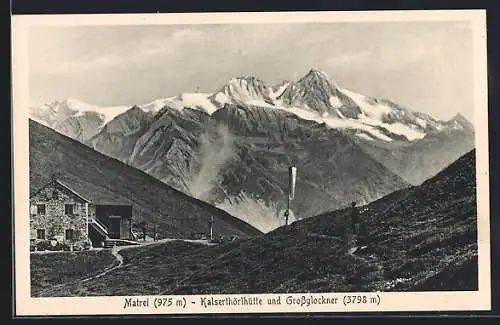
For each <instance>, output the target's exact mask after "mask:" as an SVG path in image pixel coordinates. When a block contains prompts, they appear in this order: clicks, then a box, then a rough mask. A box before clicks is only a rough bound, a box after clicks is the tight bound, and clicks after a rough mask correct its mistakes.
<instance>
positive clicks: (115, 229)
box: [108, 216, 122, 239]
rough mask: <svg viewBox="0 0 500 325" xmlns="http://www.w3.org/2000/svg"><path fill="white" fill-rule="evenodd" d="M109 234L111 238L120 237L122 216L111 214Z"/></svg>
mask: <svg viewBox="0 0 500 325" xmlns="http://www.w3.org/2000/svg"><path fill="white" fill-rule="evenodd" d="M108 218H109V224H108V236H109V238H111V239H120V229H121V221H122V218H121V217H120V216H109V217H108Z"/></svg>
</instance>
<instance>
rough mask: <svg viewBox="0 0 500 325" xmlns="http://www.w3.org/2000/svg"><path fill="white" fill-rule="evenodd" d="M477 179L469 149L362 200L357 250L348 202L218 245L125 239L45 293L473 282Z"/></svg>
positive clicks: (400, 287)
mask: <svg viewBox="0 0 500 325" xmlns="http://www.w3.org/2000/svg"><path fill="white" fill-rule="evenodd" d="M475 188H476V186H475V151H474V150H473V151H471V152H469V153H468V154H466V155H464V156H462V157H461V158H460V159H458V160H457V161H456V162H455V163H453V164H452V165H450V166H449V167H447V168H446V169H444V170H443V171H441V172H440V173H439V174H437V175H436V176H435V177H433V178H432V179H430V180H428V181H426V182H424V183H423V184H422V185H421V186H416V187H413V188H411V189H405V190H400V191H397V192H394V193H392V194H390V195H388V196H385V197H383V198H382V199H380V200H377V201H375V202H373V203H371V204H369V205H367V206H365V207H364V208H363V212H362V214H361V220H362V223H363V224H365V225H366V226H367V235H366V237H364V238H360V242H359V245H358V246H357V247H358V250H357V251H355V252H353V250H352V248H353V245H352V244H351V243H350V240H349V237H350V236H346V234H347V233H348V231H347V229H348V226H349V223H348V220H346V218H345V217H346V216H347V215H348V210H347V209H344V210H338V211H335V212H332V213H327V214H323V215H320V216H316V217H312V218H308V219H305V220H302V221H298V222H296V223H294V224H292V225H291V226H289V227H288V228H286V227H281V228H278V229H276V230H275V231H273V232H270V233H268V234H266V235H264V236H260V237H257V238H252V239H247V240H242V241H238V242H231V243H227V244H223V245H218V246H212V247H204V246H201V245H194V244H189V243H183V242H175V243H163V244H158V245H151V246H147V247H140V248H127V249H124V250H122V251H121V254H122V255H123V256H124V264H123V266H122V267H121V268H118V269H116V270H114V271H113V272H110V273H108V274H107V275H105V276H102V277H100V278H98V279H94V280H92V281H89V282H87V283H85V284H82V283H79V282H73V283H72V284H69V283H68V285H66V286H64V288H63V289H60V290H56V291H54V292H52V293H51V295H56V296H57V295H59V296H65V295H131V294H186V293H263V292H277V293H282V292H329V291H419V290H423V291H432V290H477V286H478V283H477V226H476V220H477V219H476V192H475ZM363 246H366V247H365V248H363V249H360V247H363ZM125 279H127V281H132V280H130V279H133V281H132V282H127V283H128V284H130V285H127V286H125V285H123V283H125V281H124V280H125Z"/></svg>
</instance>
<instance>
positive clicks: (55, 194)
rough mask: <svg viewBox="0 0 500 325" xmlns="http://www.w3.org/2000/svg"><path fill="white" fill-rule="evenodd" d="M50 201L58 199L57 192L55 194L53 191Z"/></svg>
mask: <svg viewBox="0 0 500 325" xmlns="http://www.w3.org/2000/svg"><path fill="white" fill-rule="evenodd" d="M52 199H54V200H57V199H59V192H57V191H56V190H54V191H53V192H52Z"/></svg>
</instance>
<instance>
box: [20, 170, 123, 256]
mask: <svg viewBox="0 0 500 325" xmlns="http://www.w3.org/2000/svg"><path fill="white" fill-rule="evenodd" d="M96 193H97V191H91V190H89V189H86V188H85V186H82V185H80V184H76V183H75V184H72V185H71V186H70V185H68V184H65V183H63V182H61V181H60V180H58V179H54V180H52V181H51V182H49V183H48V184H46V185H45V186H43V187H42V188H41V189H39V190H38V191H37V192H35V193H33V194H32V195H31V196H30V230H31V231H30V233H31V238H30V239H31V240H32V241H35V242H36V241H41V240H57V241H58V242H63V243H66V244H69V245H75V244H83V243H84V242H86V241H87V242H88V241H90V242H91V244H92V245H93V246H95V247H99V246H102V245H103V244H104V243H106V242H109V241H113V240H117V239H126V240H130V239H132V210H133V207H132V205H131V204H130V203H128V202H126V200H122V199H116V198H112V196H111V195H110V196H107V197H98V194H96ZM127 203H128V204H127Z"/></svg>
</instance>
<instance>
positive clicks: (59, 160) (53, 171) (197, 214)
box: [29, 120, 261, 237]
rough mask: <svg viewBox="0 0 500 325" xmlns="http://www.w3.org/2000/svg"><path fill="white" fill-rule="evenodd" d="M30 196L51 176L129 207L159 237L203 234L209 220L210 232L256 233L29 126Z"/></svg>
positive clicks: (33, 124) (114, 162) (70, 142)
mask: <svg viewBox="0 0 500 325" xmlns="http://www.w3.org/2000/svg"><path fill="white" fill-rule="evenodd" d="M29 154H30V192H31V193H33V192H34V191H36V190H37V189H39V188H41V187H42V186H44V185H45V184H46V183H47V182H49V181H50V180H51V177H52V176H53V175H57V177H58V178H59V179H61V180H62V181H64V182H65V183H66V184H68V185H70V186H71V187H72V188H74V189H75V190H78V192H79V193H81V194H82V195H84V196H86V197H90V198H92V199H93V200H97V201H100V202H106V201H113V202H115V201H118V202H128V203H129V204H132V205H133V208H134V218H135V219H136V220H146V221H147V222H148V223H149V224H153V223H155V224H156V225H157V226H158V227H159V229H158V232H159V233H160V235H161V236H163V237H186V236H189V234H190V233H191V232H192V231H196V232H206V231H207V228H208V226H207V222H208V220H209V219H210V217H211V216H213V217H214V220H215V225H214V232H215V234H217V235H218V234H223V235H226V236H230V235H237V236H240V237H249V236H256V235H259V234H261V232H260V231H258V230H257V229H255V228H254V227H252V226H250V225H249V224H247V223H245V222H243V221H241V220H239V219H237V218H235V217H233V216H231V215H229V214H228V213H226V212H225V211H222V210H220V209H217V208H215V207H213V206H211V205H209V204H207V203H205V202H202V201H199V200H197V199H194V198H192V197H189V196H187V195H185V194H183V193H181V192H179V191H177V190H175V189H173V188H171V187H169V186H168V185H166V184H164V183H162V182H160V181H159V180H157V179H155V178H153V177H151V176H149V175H147V174H146V173H144V172H142V171H140V170H137V169H135V168H132V167H129V166H127V165H126V164H123V163H121V162H119V161H118V160H115V159H112V158H109V157H107V156H104V155H102V154H100V153H98V152H96V151H94V150H92V149H91V148H89V147H87V146H85V145H83V144H81V143H79V142H77V141H75V140H72V139H70V138H68V137H66V136H63V135H61V134H59V133H57V132H55V131H53V130H51V129H49V128H47V127H45V126H42V125H41V124H39V123H37V122H34V121H32V120H30V122H29Z"/></svg>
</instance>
